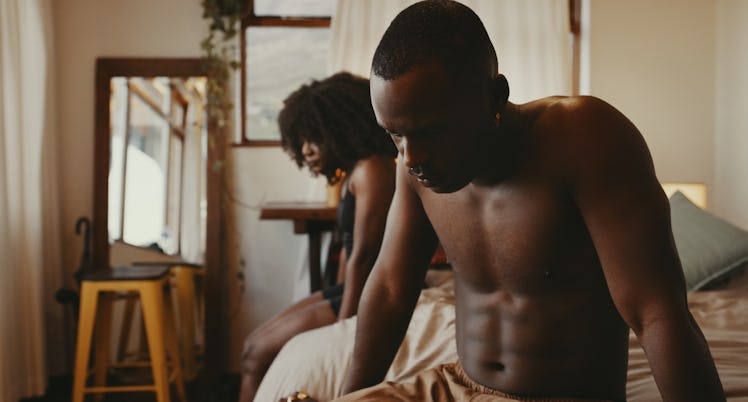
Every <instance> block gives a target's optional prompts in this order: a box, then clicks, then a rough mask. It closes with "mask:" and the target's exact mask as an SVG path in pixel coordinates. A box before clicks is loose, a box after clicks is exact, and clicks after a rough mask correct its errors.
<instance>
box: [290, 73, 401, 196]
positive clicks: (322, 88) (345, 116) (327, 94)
mask: <svg viewBox="0 0 748 402" xmlns="http://www.w3.org/2000/svg"><path fill="white" fill-rule="evenodd" d="M278 126H279V127H280V133H281V145H282V146H283V149H284V150H285V151H286V152H287V153H288V154H289V155H290V156H291V158H292V159H293V160H294V161H295V162H296V164H297V165H298V166H299V167H302V166H303V165H304V155H303V154H302V150H301V148H302V145H303V144H304V141H308V142H310V143H313V144H316V145H317V146H318V147H319V149H320V153H321V154H322V157H323V161H322V166H321V170H320V173H321V174H323V175H324V176H325V177H327V180H328V182H330V183H334V182H335V181H337V180H339V176H338V175H337V174H336V171H337V170H338V169H340V170H342V171H343V172H350V171H351V170H352V169H353V167H354V166H355V165H356V163H357V162H358V161H359V160H361V159H365V158H367V157H369V156H372V155H386V156H392V157H394V156H395V155H396V154H397V149H396V148H395V145H394V143H393V142H392V140H391V139H390V138H389V136H388V135H387V134H386V132H385V131H384V129H382V128H381V127H380V126H379V124H377V120H376V117H375V116H374V109H373V108H372V106H371V99H370V97H369V80H367V79H365V78H361V77H357V76H354V75H352V74H350V73H347V72H340V73H337V74H334V75H332V76H330V77H328V78H326V79H323V80H314V81H312V82H311V83H309V84H305V85H302V86H301V87H300V88H299V89H297V90H296V91H294V92H293V93H291V95H289V96H288V97H287V98H286V99H285V100H284V101H283V109H282V110H281V111H280V114H279V115H278Z"/></svg>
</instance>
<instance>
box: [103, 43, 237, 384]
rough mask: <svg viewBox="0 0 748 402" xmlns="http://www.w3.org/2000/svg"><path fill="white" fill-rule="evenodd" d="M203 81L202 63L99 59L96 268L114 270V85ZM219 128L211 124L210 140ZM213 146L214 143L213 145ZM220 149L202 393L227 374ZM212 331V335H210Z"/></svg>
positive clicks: (210, 188)
mask: <svg viewBox="0 0 748 402" xmlns="http://www.w3.org/2000/svg"><path fill="white" fill-rule="evenodd" d="M122 76H131V77H138V76H139V77H157V76H166V77H184V78H186V77H201V76H205V71H204V69H203V61H202V60H201V59H199V58H99V59H97V60H96V81H95V91H96V92H95V98H94V99H95V126H94V182H93V186H94V187H93V203H94V205H93V210H94V215H93V218H94V219H93V260H92V262H93V267H94V269H102V268H109V267H110V262H109V247H110V244H109V240H108V237H109V230H108V212H109V211H108V209H109V203H108V197H109V155H110V150H109V147H110V136H111V135H110V116H109V113H110V111H109V108H110V106H109V104H110V99H111V86H110V81H111V79H112V78H113V77H122ZM214 130H215V127H214V126H212V125H211V124H210V123H209V124H208V135H211V133H213V132H214ZM209 142H210V141H209ZM217 148H218V147H211V146H209V147H208V161H207V163H206V168H207V178H206V180H207V184H206V185H207V191H206V197H207V199H206V202H207V214H208V216H207V222H206V226H207V227H206V244H205V261H204V270H205V275H204V288H205V321H204V326H205V327H204V339H205V350H204V353H205V358H204V367H203V370H202V371H201V374H200V377H202V378H201V380H202V381H200V382H201V384H202V385H203V386H201V387H200V388H202V389H203V390H205V392H212V391H209V390H211V389H216V388H217V387H216V384H217V383H218V381H219V379H220V375H221V373H223V372H224V370H225V369H226V357H227V355H228V347H227V344H228V342H227V341H228V335H227V334H228V328H227V322H228V319H227V317H226V313H225V311H226V309H225V305H226V301H225V296H223V295H224V293H225V292H224V291H223V288H224V286H223V284H224V283H225V275H226V262H225V258H224V257H223V254H224V253H222V252H221V242H222V240H221V239H222V238H223V236H221V233H222V229H221V227H220V226H221V222H222V219H221V216H222V214H223V211H222V208H221V206H220V203H221V195H220V194H221V181H222V178H221V173H220V172H217V171H216V170H215V169H210V168H209V167H210V166H213V164H214V162H215V161H217V160H220V159H221V158H223V157H224V155H223V154H222V153H223V151H222V150H220V149H217ZM208 329H210V330H208Z"/></svg>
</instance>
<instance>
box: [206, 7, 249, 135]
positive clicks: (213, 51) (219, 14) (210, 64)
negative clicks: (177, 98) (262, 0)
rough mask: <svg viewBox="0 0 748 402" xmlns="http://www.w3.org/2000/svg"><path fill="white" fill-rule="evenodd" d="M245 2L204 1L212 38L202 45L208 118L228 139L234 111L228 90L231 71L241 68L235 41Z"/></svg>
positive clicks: (208, 38) (208, 36) (209, 36)
mask: <svg viewBox="0 0 748 402" xmlns="http://www.w3.org/2000/svg"><path fill="white" fill-rule="evenodd" d="M243 4H244V2H243V1H240V0H203V2H202V6H203V18H204V19H207V20H208V26H209V31H208V35H207V36H206V37H205V39H203V41H202V42H201V43H200V48H201V49H202V51H203V57H202V58H203V68H204V70H205V74H206V76H207V78H208V79H207V92H208V94H207V97H208V99H207V111H208V118H209V119H211V120H212V121H213V123H214V124H215V126H216V127H217V128H218V129H219V130H220V131H221V133H220V135H221V136H225V134H226V133H225V130H226V128H227V127H228V122H229V118H230V116H231V111H232V110H233V108H234V105H233V102H232V99H231V94H230V92H229V90H228V85H229V81H230V79H231V72H232V71H233V70H236V69H237V68H239V66H240V65H241V64H240V62H239V61H238V60H237V58H236V54H237V52H236V45H235V41H234V38H235V37H236V35H237V32H238V30H237V26H238V25H239V21H240V19H241V15H242V11H243V10H242V9H243Z"/></svg>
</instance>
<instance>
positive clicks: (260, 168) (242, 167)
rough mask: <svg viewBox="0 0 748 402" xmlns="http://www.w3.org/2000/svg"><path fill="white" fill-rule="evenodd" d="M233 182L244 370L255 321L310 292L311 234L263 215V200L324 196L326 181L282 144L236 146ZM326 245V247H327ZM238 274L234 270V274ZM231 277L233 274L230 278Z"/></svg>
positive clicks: (235, 319) (238, 336) (235, 363)
mask: <svg viewBox="0 0 748 402" xmlns="http://www.w3.org/2000/svg"><path fill="white" fill-rule="evenodd" d="M233 170H234V173H233V175H232V176H233V178H232V182H233V183H234V186H235V194H234V195H235V197H236V198H237V199H238V200H240V201H241V204H239V203H237V204H235V207H234V213H235V218H234V219H232V221H233V222H234V224H235V225H237V226H236V227H237V229H238V233H237V235H238V238H237V239H236V243H237V244H238V246H239V255H238V261H239V264H240V265H239V266H238V267H232V268H231V272H232V273H233V272H236V271H237V270H238V271H239V272H243V275H244V282H245V286H244V288H245V290H244V293H243V295H237V294H231V295H230V300H232V302H231V303H230V304H231V305H234V306H238V308H239V310H238V311H232V312H231V316H232V319H231V321H230V323H229V325H230V326H231V328H232V332H231V345H232V353H231V354H230V356H231V362H230V363H231V368H232V369H234V370H236V371H238V370H239V356H240V355H241V345H242V343H243V340H244V337H245V336H246V335H247V334H248V333H249V332H250V331H251V330H252V329H254V328H255V327H256V326H258V325H259V324H261V323H263V322H264V321H266V320H268V319H269V318H271V317H272V316H273V315H274V314H276V313H278V312H280V311H281V310H283V309H284V308H285V307H287V306H289V305H290V304H291V303H292V302H293V301H295V300H298V299H299V298H301V297H304V296H307V295H308V293H309V275H308V264H307V261H308V258H307V254H306V253H307V251H308V247H307V237H306V235H294V233H293V231H294V229H293V224H292V223H291V221H267V220H259V209H258V207H259V205H260V204H261V203H262V202H264V201H300V200H318V201H322V200H324V199H325V195H326V194H325V181H324V180H323V179H319V178H318V179H312V178H311V176H310V175H309V172H308V170H306V169H305V170H299V169H298V168H297V167H296V164H295V163H294V162H293V161H292V160H291V159H290V158H289V156H288V155H286V154H285V153H284V152H283V151H282V150H281V149H280V147H271V148H237V149H235V152H234V168H233ZM323 249H324V248H323ZM232 275H233V274H232ZM231 280H232V278H229V281H231Z"/></svg>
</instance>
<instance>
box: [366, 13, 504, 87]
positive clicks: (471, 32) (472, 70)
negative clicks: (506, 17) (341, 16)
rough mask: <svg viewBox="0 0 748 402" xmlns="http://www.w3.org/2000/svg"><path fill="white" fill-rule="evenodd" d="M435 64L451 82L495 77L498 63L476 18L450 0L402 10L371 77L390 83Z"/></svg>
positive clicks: (384, 38)
mask: <svg viewBox="0 0 748 402" xmlns="http://www.w3.org/2000/svg"><path fill="white" fill-rule="evenodd" d="M433 61H436V62H438V63H439V64H441V65H442V66H443V67H444V68H445V69H446V70H447V73H448V74H450V75H451V76H452V77H455V78H461V77H464V76H466V74H467V76H472V77H474V76H475V75H483V74H486V78H489V79H490V78H493V77H494V76H495V75H496V74H497V73H498V61H497V58H496V51H495V50H494V47H493V44H492V43H491V39H490V38H489V37H488V33H487V32H486V28H485V27H484V26H483V23H482V22H481V20H480V18H479V17H478V15H476V14H475V12H473V10H471V9H470V8H468V7H467V6H465V5H463V4H461V3H458V2H456V1H452V0H425V1H421V2H418V3H415V4H413V5H411V6H410V7H407V8H406V9H404V10H403V11H401V12H400V13H399V14H398V15H397V16H396V17H395V19H394V20H392V22H391V23H390V26H389V27H388V28H387V31H385V33H384V35H383V36H382V39H381V41H380V42H379V46H377V50H376V51H375V52H374V59H373V62H372V73H373V74H375V75H376V76H377V77H379V78H382V79H385V80H388V81H389V80H393V79H395V78H398V77H400V76H401V75H403V74H405V73H407V72H409V71H411V70H412V69H413V67H415V66H417V65H422V64H425V63H429V62H433Z"/></svg>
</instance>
